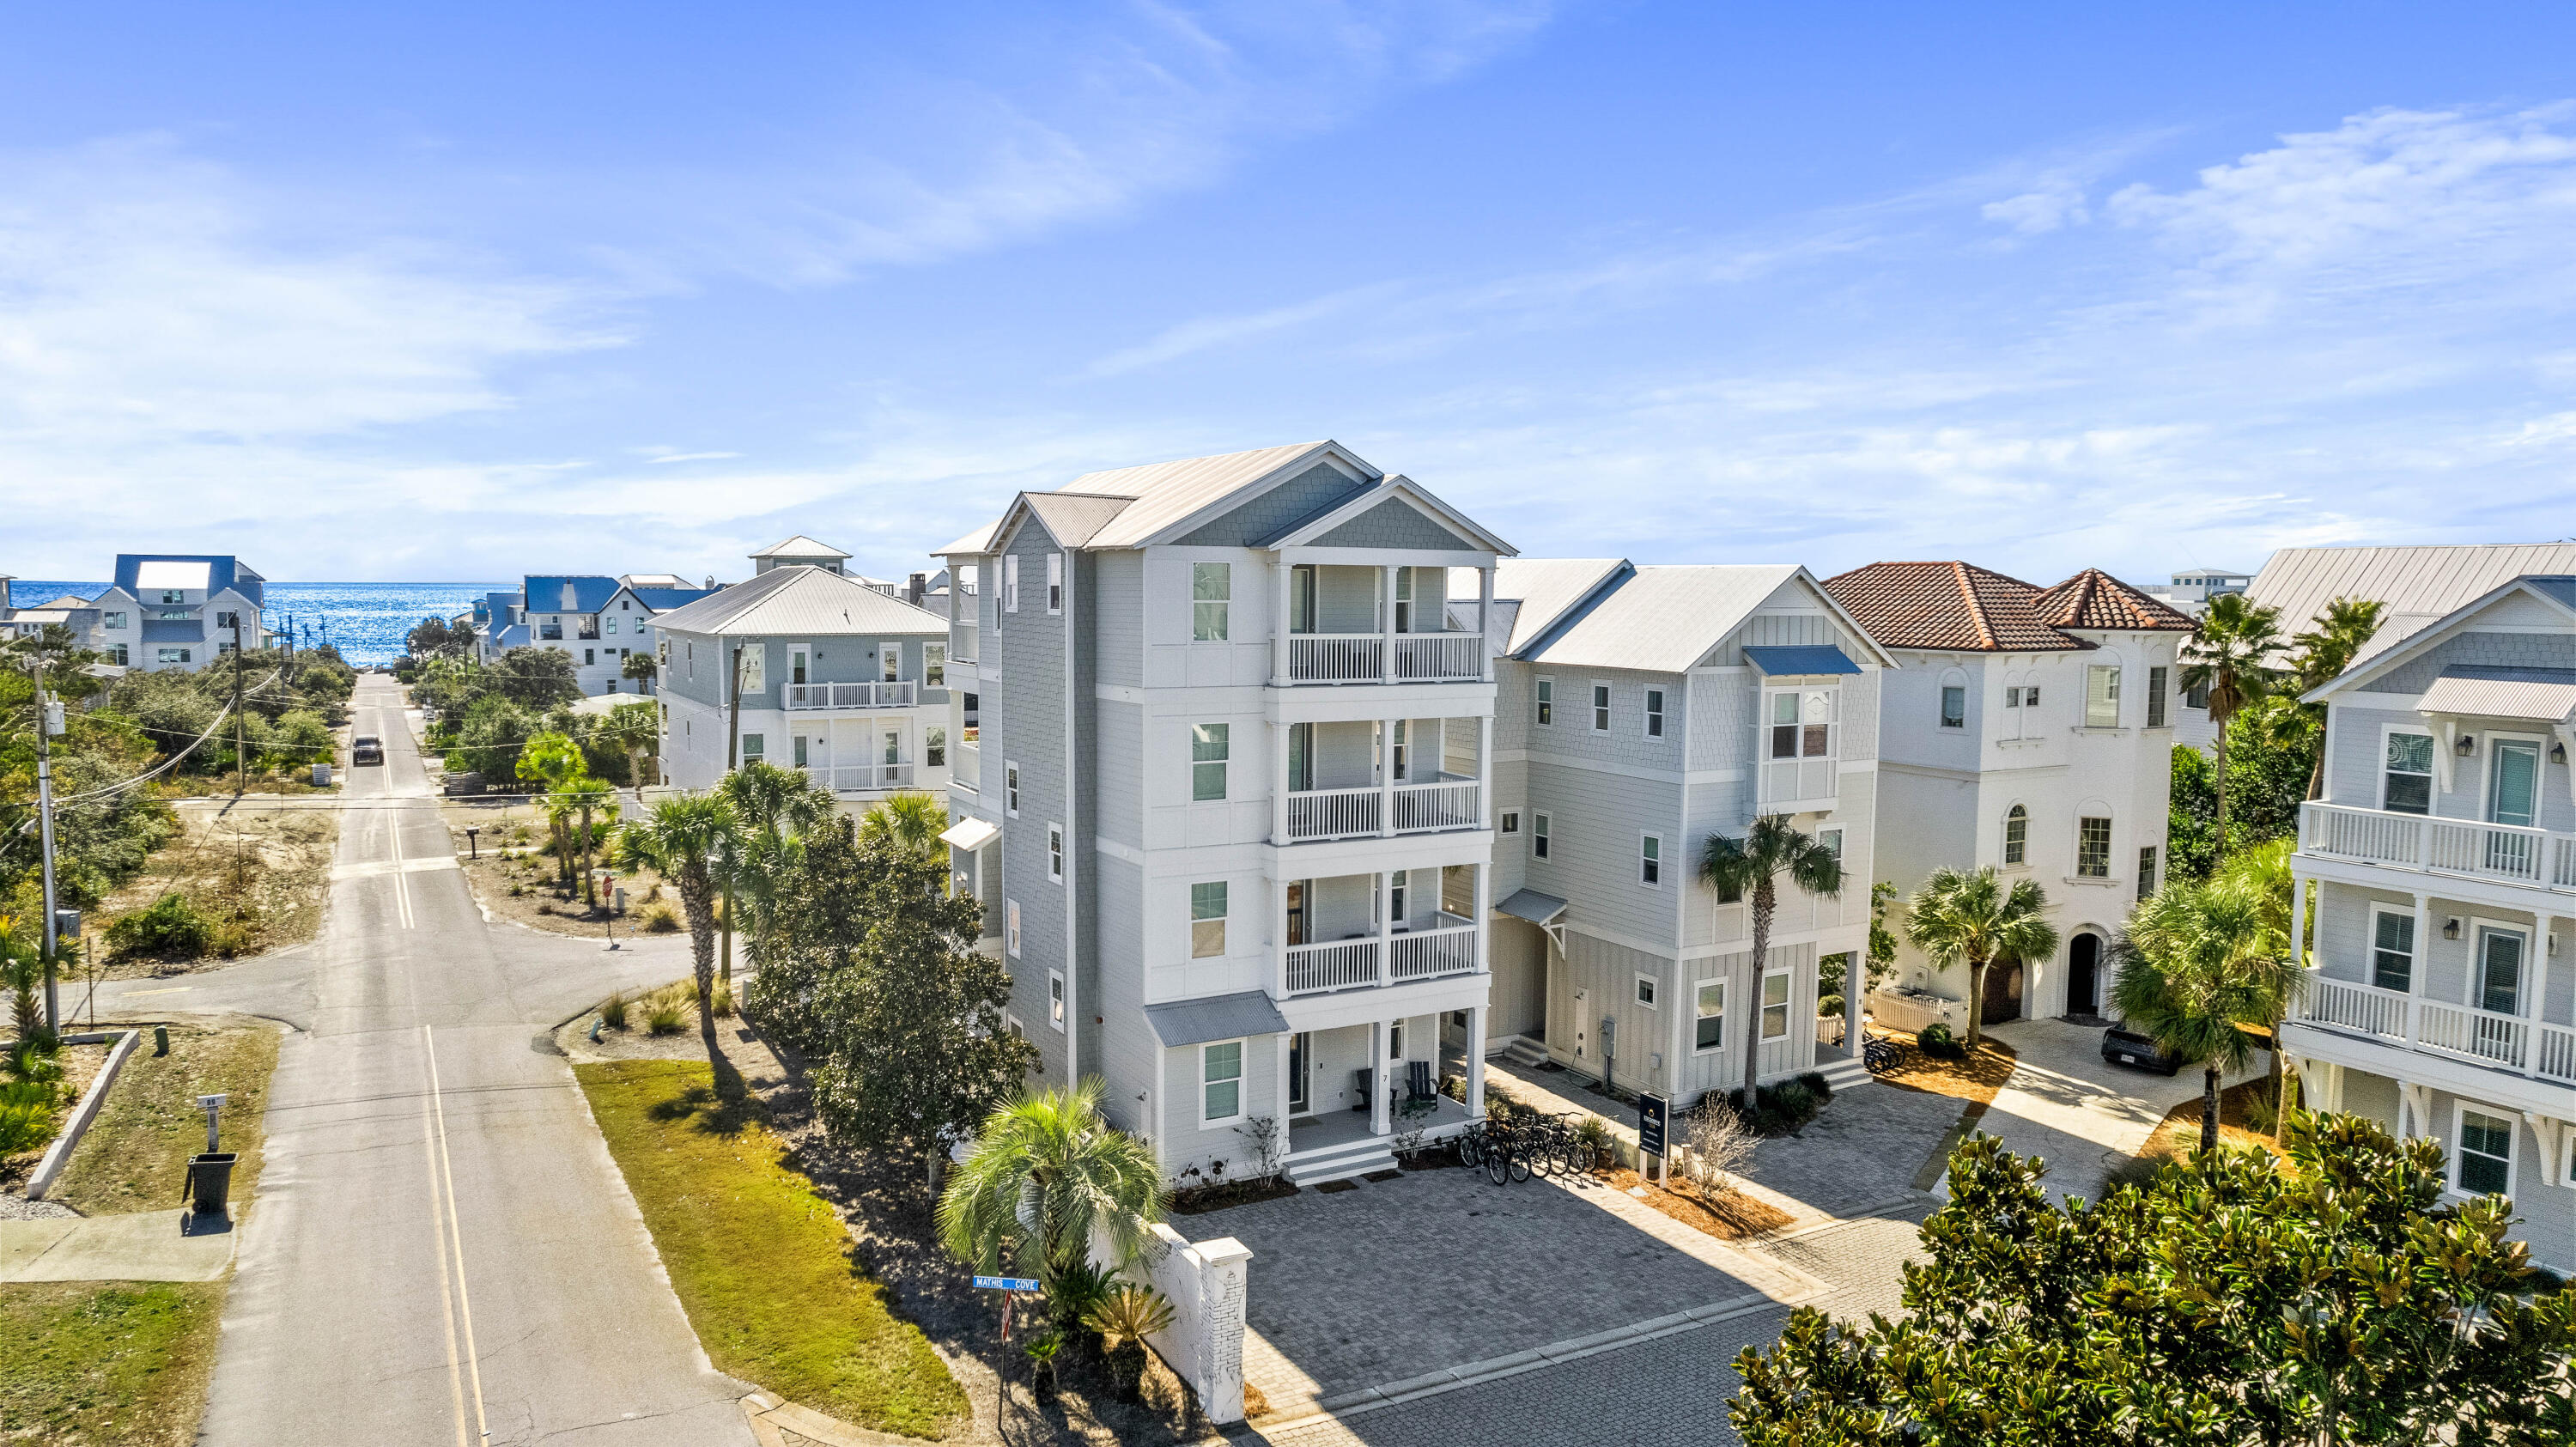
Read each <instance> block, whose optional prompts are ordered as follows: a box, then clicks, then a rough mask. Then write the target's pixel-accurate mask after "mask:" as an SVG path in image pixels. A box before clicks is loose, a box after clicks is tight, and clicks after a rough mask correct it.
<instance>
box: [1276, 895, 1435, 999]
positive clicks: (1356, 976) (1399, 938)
mask: <svg viewBox="0 0 2576 1447" xmlns="http://www.w3.org/2000/svg"><path fill="white" fill-rule="evenodd" d="M1475 971H1476V926H1475V923H1474V922H1473V921H1472V920H1468V919H1464V918H1461V917H1460V916H1458V915H1454V914H1450V913H1448V912H1447V911H1445V910H1444V911H1442V912H1441V913H1439V914H1437V915H1435V916H1433V923H1432V924H1431V926H1430V927H1428V928H1424V929H1413V930H1397V931H1394V932H1392V933H1389V934H1383V935H1361V936H1359V937H1357V938H1353V939H1345V940H1333V941H1330V942H1327V943H1322V944H1304V945H1290V946H1288V980H1287V988H1288V993H1289V994H1290V995H1318V994H1326V993H1329V992H1331V991H1334V990H1355V989H1367V988H1373V987H1376V986H1379V985H1402V984H1411V983H1412V982H1414V981H1416V980H1431V979H1438V978H1440V977H1441V976H1444V975H1467V974H1473V973H1475Z"/></svg>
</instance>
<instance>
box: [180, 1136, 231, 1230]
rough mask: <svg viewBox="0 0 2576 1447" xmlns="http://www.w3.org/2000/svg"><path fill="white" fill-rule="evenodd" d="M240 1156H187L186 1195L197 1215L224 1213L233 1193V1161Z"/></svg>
mask: <svg viewBox="0 0 2576 1447" xmlns="http://www.w3.org/2000/svg"><path fill="white" fill-rule="evenodd" d="M240 1159H241V1157H240V1156H238V1155H235V1154H234V1153H233V1152H231V1151H215V1152H209V1153H207V1154H204V1155H195V1156H190V1157H188V1194H189V1197H190V1198H191V1200H192V1201H193V1202H194V1209H195V1211H196V1214H198V1215H200V1216H221V1215H225V1214H227V1209H226V1207H227V1203H228V1202H229V1201H230V1200H231V1198H232V1193H233V1162H235V1161H237V1160H240Z"/></svg>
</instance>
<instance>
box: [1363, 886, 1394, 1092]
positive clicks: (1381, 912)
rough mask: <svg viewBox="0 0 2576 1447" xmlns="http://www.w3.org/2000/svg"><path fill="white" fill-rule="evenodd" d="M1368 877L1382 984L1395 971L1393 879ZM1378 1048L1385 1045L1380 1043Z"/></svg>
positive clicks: (1379, 974)
mask: <svg viewBox="0 0 2576 1447" xmlns="http://www.w3.org/2000/svg"><path fill="white" fill-rule="evenodd" d="M1369 878H1370V879H1371V880H1372V881H1373V883H1372V885H1371V887H1372V888H1374V889H1375V890H1376V891H1377V982H1378V983H1379V984H1381V985H1384V984H1387V983H1389V982H1390V981H1391V980H1392V979H1393V978H1394V972H1395V880H1394V878H1393V877H1392V876H1389V875H1385V874H1373V875H1370V876H1369ZM1379 1048H1381V1049H1383V1048H1385V1047H1384V1045H1383V1044H1381V1045H1380V1047H1379Z"/></svg>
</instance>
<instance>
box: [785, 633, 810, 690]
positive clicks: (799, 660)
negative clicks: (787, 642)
mask: <svg viewBox="0 0 2576 1447" xmlns="http://www.w3.org/2000/svg"><path fill="white" fill-rule="evenodd" d="M805 662H806V650H805V645H803V644H801V643H800V644H798V645H796V646H795V647H793V648H790V649H788V650H787V681H788V682H789V683H793V684H800V685H801V684H803V683H805V682H806V678H805Z"/></svg>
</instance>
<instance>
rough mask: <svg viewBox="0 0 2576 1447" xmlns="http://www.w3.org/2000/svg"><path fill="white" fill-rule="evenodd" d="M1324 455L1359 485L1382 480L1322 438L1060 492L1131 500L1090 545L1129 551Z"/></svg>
mask: <svg viewBox="0 0 2576 1447" xmlns="http://www.w3.org/2000/svg"><path fill="white" fill-rule="evenodd" d="M1327 450H1330V451H1333V452H1338V453H1341V455H1342V456H1343V457H1344V458H1345V459H1347V460H1348V461H1350V462H1352V463H1354V464H1356V465H1357V466H1358V467H1359V468H1360V469H1361V480H1362V481H1365V482H1375V481H1377V479H1378V478H1379V477H1380V476H1381V475H1382V474H1380V473H1379V472H1378V470H1377V469H1376V468H1373V467H1370V466H1369V465H1368V464H1367V463H1365V462H1361V461H1360V460H1359V459H1358V458H1356V457H1352V456H1351V455H1350V454H1349V453H1348V452H1347V451H1345V450H1344V449H1343V448H1342V447H1341V445H1340V444H1338V443H1335V442H1333V441H1331V440H1329V439H1327V440H1324V441H1320V442H1292V443H1289V444H1287V445H1286V446H1283V447H1256V448H1254V449H1252V450H1251V451H1249V452H1225V453H1219V454H1218V455H1216V456H1214V457H1184V458H1180V459H1178V460H1176V461H1172V462H1153V463H1147V464H1146V465H1144V466H1142V467H1121V468H1116V469H1113V470H1111V471H1108V472H1086V473H1084V474H1083V475H1082V476H1080V477H1077V478H1075V479H1074V480H1073V484H1072V485H1071V486H1069V487H1067V488H1065V489H1064V490H1065V491H1066V492H1080V493H1090V494H1093V495H1095V496H1100V497H1125V498H1133V499H1135V503H1136V505H1135V506H1134V507H1132V508H1129V509H1127V510H1126V511H1125V512H1123V513H1121V514H1120V515H1119V517H1118V520H1117V523H1116V525H1115V526H1112V527H1108V528H1104V529H1102V530H1101V531H1100V532H1099V533H1098V534H1097V535H1095V536H1094V537H1093V539H1092V542H1091V545H1092V546H1093V547H1100V548H1133V547H1139V546H1142V545H1143V544H1144V542H1145V541H1146V540H1147V539H1148V538H1151V537H1152V536H1154V534H1156V533H1159V532H1161V531H1162V530H1163V529H1165V528H1167V527H1170V526H1171V525H1172V524H1174V523H1177V522H1180V521H1183V520H1184V519H1186V518H1188V517H1190V516H1192V515H1193V514H1195V513H1197V512H1199V511H1200V510H1201V509H1203V508H1206V507H1209V506H1211V505H1213V504H1216V503H1220V502H1223V501H1225V500H1226V499H1227V498H1229V497H1232V496H1233V495H1234V494H1236V493H1238V492H1241V491H1242V490H1244V489H1245V488H1248V487H1250V486H1252V485H1253V484H1254V483H1257V482H1261V481H1264V480H1266V479H1268V478H1271V477H1274V476H1287V475H1294V474H1295V473H1298V472H1303V471H1304V470H1305V464H1307V463H1308V462H1309V461H1311V460H1312V459H1314V458H1316V457H1319V456H1321V455H1322V454H1323V453H1325V452H1326V451H1327Z"/></svg>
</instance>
